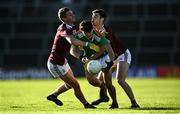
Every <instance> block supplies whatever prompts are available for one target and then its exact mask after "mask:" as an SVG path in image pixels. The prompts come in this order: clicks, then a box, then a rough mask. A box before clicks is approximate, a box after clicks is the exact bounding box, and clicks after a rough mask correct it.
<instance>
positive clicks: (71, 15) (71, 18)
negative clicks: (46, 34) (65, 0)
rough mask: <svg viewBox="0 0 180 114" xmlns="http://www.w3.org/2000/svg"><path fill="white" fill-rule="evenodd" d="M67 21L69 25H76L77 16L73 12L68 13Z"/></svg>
mask: <svg viewBox="0 0 180 114" xmlns="http://www.w3.org/2000/svg"><path fill="white" fill-rule="evenodd" d="M65 21H66V22H67V23H74V22H75V21H76V18H75V14H74V13H73V12H72V11H71V10H69V11H68V12H67V13H66V18H65Z"/></svg>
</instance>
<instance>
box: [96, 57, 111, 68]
mask: <svg viewBox="0 0 180 114" xmlns="http://www.w3.org/2000/svg"><path fill="white" fill-rule="evenodd" d="M97 61H99V62H100V64H101V66H102V68H106V67H107V63H106V62H110V57H109V55H108V54H107V55H105V56H103V57H101V58H100V59H97Z"/></svg>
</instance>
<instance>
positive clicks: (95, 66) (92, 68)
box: [87, 60, 102, 74]
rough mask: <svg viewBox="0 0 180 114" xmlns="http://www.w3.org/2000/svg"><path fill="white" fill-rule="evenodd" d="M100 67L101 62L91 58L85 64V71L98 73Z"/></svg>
mask: <svg viewBox="0 0 180 114" xmlns="http://www.w3.org/2000/svg"><path fill="white" fill-rule="evenodd" d="M101 68H102V67H101V64H100V63H99V62H98V61H97V60H91V61H89V62H88V64H87V71H88V72H89V73H91V74H97V73H99V72H100V70H101Z"/></svg>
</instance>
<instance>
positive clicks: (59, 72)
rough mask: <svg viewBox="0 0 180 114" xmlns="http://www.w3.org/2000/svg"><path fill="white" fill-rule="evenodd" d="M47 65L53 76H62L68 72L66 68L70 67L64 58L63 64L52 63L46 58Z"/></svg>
mask: <svg viewBox="0 0 180 114" xmlns="http://www.w3.org/2000/svg"><path fill="white" fill-rule="evenodd" d="M47 67H48V70H49V71H50V73H51V74H52V75H53V76H54V77H55V78H57V77H61V76H64V75H65V74H66V73H67V72H68V70H69V69H70V66H69V64H68V62H67V60H66V59H65V63H64V65H54V64H53V63H51V62H50V61H49V60H48V62H47Z"/></svg>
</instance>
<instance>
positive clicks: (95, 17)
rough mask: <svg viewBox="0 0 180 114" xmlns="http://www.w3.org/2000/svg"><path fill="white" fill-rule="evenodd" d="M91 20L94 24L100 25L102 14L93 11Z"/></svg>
mask: <svg viewBox="0 0 180 114" xmlns="http://www.w3.org/2000/svg"><path fill="white" fill-rule="evenodd" d="M91 21H92V24H93V25H94V26H98V25H100V23H101V18H100V15H99V14H98V13H93V15H92V19H91Z"/></svg>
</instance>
